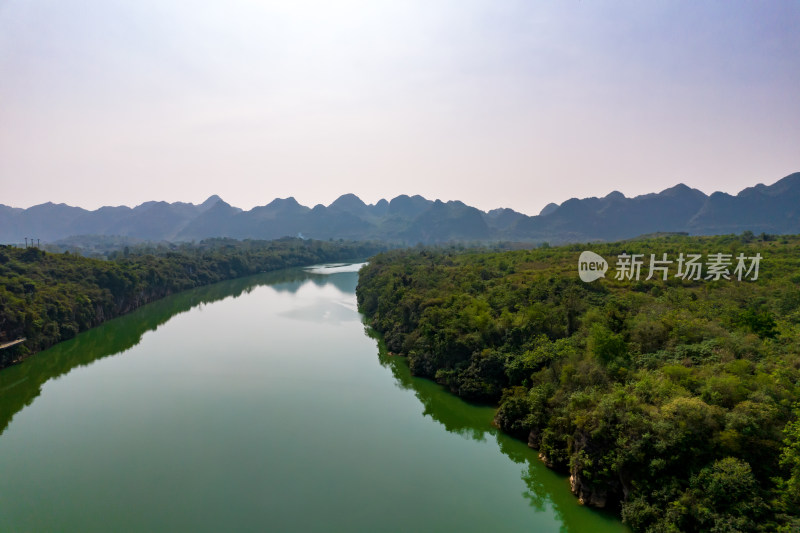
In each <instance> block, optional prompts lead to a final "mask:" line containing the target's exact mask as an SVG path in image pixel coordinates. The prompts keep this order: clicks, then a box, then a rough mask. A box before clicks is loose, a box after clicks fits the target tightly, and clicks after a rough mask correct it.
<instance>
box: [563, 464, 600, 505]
mask: <svg viewBox="0 0 800 533" xmlns="http://www.w3.org/2000/svg"><path fill="white" fill-rule="evenodd" d="M569 488H570V490H572V494H574V495H575V496H577V497H578V501H579V502H580V503H581V505H590V506H592V507H597V508H600V509H602V508H603V507H605V506H606V503H607V502H608V492H607V491H605V490H603V489H597V488H594V487H590V486H587V485H586V484H585V483H584V481H583V479H582V477H581V475H580V474H579V473H578V472H575V471H574V472H572V474H571V475H570V476H569Z"/></svg>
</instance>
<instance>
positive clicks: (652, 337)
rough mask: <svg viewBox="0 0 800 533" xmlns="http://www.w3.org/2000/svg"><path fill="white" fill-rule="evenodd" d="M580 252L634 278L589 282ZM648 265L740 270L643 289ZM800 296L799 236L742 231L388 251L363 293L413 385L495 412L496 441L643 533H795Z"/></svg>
mask: <svg viewBox="0 0 800 533" xmlns="http://www.w3.org/2000/svg"><path fill="white" fill-rule="evenodd" d="M584 250H591V251H593V252H595V253H597V254H599V255H600V256H602V257H604V258H606V259H608V262H609V264H611V266H612V267H613V265H614V261H615V260H617V258H620V257H628V258H630V257H633V256H635V255H636V254H641V257H642V258H644V266H643V268H642V272H641V276H637V277H638V279H637V278H635V277H633V276H632V275H631V276H625V275H622V276H615V275H612V273H611V271H610V270H609V272H608V273H607V275H606V277H605V279H600V280H598V281H595V282H593V283H585V282H583V281H581V280H580V278H579V276H578V257H579V254H580V253H581V252H582V251H584ZM651 254H653V255H654V259H656V258H657V259H658V260H661V259H662V258H664V257H669V258H672V259H673V260H674V259H677V258H678V257H681V259H683V256H682V255H681V254H686V257H689V254H697V255H699V256H701V257H703V258H709V257H712V258H713V257H714V256H715V255H716V254H722V259H725V260H729V261H730V263H729V264H728V265H727V266H726V268H725V269H721V268H719V267H717V268H712V267H711V266H709V265H706V267H707V270H704V271H702V276H697V279H695V276H686V275H685V271H684V275H683V276H682V277H679V276H678V275H677V274H678V272H677V270H676V267H677V266H678V265H677V264H674V263H673V264H671V265H670V267H669V268H670V270H668V271H665V272H663V276H662V272H660V271H659V272H658V274H657V275H656V276H652V277H651V279H646V277H647V267H648V266H649V260H650V257H651ZM663 254H667V255H666V256H664V255H663ZM740 254H741V255H740ZM740 256H741V257H743V258H748V259H750V261H749V263H747V267H748V270H747V271H746V272H742V271H736V266H737V260H736V258H737V257H740ZM755 257H759V258H760V265H759V271H758V273H757V274H756V273H755V271H754V270H753V269H752V266H753V260H752V258H755ZM718 259H720V258H719V257H718ZM681 266H684V265H681ZM709 272H710V275H708V274H707V273H709ZM742 274H745V275H744V276H742ZM747 274H749V277H748V275H747ZM618 277H619V279H617V278H618ZM664 278H666V279H664ZM740 278H741V279H740ZM799 287H800V237H798V236H781V237H773V236H769V235H761V236H760V237H756V236H754V235H753V234H751V233H746V234H743V235H741V236H733V235H731V236H721V237H687V236H668V237H661V238H652V239H638V240H631V241H625V242H617V243H606V244H595V243H592V244H590V245H574V246H566V247H560V248H548V247H543V248H539V249H535V250H526V251H512V252H480V251H462V252H456V251H453V250H449V251H447V250H433V249H418V250H403V251H391V252H387V253H382V254H379V255H378V256H376V257H374V258H372V259H371V261H370V263H369V264H368V265H367V266H365V267H364V268H363V269H362V271H361V273H360V277H359V285H358V289H357V297H358V304H359V308H360V310H361V311H362V312H363V313H364V314H365V315H366V316H367V320H368V324H369V325H370V326H371V327H372V328H374V329H375V330H377V331H378V332H380V333H381V334H382V335H383V337H384V340H385V342H386V345H387V348H388V350H389V351H390V352H391V353H394V354H396V355H404V356H407V357H408V361H409V365H410V367H411V370H412V372H413V373H414V374H415V375H418V376H423V377H427V378H430V379H434V380H436V381H437V382H439V383H441V384H443V385H444V386H446V387H448V388H449V390H450V391H452V392H453V393H454V394H457V395H459V396H461V397H463V398H465V399H468V400H471V401H476V402H482V403H491V404H495V405H498V410H497V414H496V417H495V423H496V424H497V426H498V427H499V428H500V429H502V430H503V431H505V432H507V433H509V434H511V435H514V436H516V437H518V438H520V439H523V440H526V441H527V442H528V444H529V446H531V447H533V448H535V449H537V450H539V452H540V458H541V459H542V460H543V461H544V462H545V463H546V464H547V465H548V466H551V467H552V468H555V469H558V470H560V471H563V472H564V473H566V474H568V475H570V483H571V487H572V491H573V493H575V494H576V496H578V497H579V498H580V499H581V501H583V502H584V503H586V504H588V505H593V506H597V507H606V508H610V509H615V510H617V511H618V512H620V514H621V516H622V518H623V520H624V521H625V522H626V523H627V524H629V525H630V526H631V527H632V528H633V529H634V530H636V531H728V532H729V531H776V530H783V531H797V530H798V529H800V519H799V518H798V510H799V506H800V420H799V418H800V403H798V400H800V336H798V334H799V333H800V289H799Z"/></svg>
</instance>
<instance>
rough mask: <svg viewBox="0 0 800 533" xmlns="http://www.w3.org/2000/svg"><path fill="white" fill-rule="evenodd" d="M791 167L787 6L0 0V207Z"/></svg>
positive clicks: (493, 186)
mask: <svg viewBox="0 0 800 533" xmlns="http://www.w3.org/2000/svg"><path fill="white" fill-rule="evenodd" d="M796 171H800V2H797V1H796V0H792V1H777V0H775V1H769V2H755V1H752V2H751V1H747V2H742V1H730V0H725V1H719V2H698V1H694V0H693V1H677V0H670V1H664V2H661V1H650V0H648V1H645V2H642V1H640V0H636V1H589V0H581V1H574V0H558V1H547V2H545V1H542V2H533V1H504V0H397V1H391V2H390V1H378V0H372V1H357V0H345V1H342V0H338V1H332V0H328V1H324V0H317V1H314V0H287V1H272V2H268V1H256V0H251V1H248V0H226V1H224V2H220V1H213V2H212V1H207V0H191V1H189V0H186V1H179V0H135V1H134V0H131V1H123V0H96V1H91V0H71V1H69V2H65V1H63V0H0V203H2V204H6V205H12V206H15V207H28V206H31V205H34V204H38V203H43V202H46V201H53V202H56V203H60V202H64V203H67V204H70V205H78V206H81V207H85V208H89V209H95V208H97V207H100V206H102V205H131V206H133V205H136V204H139V203H141V202H143V201H147V200H166V201H170V202H172V201H189V202H194V203H199V202H201V201H203V200H204V199H205V198H206V197H208V196H210V195H211V194H219V195H220V196H221V197H222V198H223V199H225V200H226V201H227V202H229V203H231V204H233V205H235V206H238V207H242V208H245V209H249V208H251V207H253V206H255V205H264V204H267V203H269V202H270V201H271V200H272V199H273V198H276V197H287V196H294V197H295V198H297V200H298V201H299V202H300V203H302V204H305V205H308V206H313V205H315V204H317V203H323V204H326V205H327V204H329V203H330V202H332V201H333V200H334V199H336V198H337V197H338V196H339V195H341V194H344V193H350V192H352V193H355V194H357V195H358V196H359V197H361V198H362V199H363V200H364V201H366V202H368V203H374V202H375V201H377V200H378V199H380V198H387V199H390V198H392V197H394V196H397V195H398V194H410V195H413V194H421V195H423V196H425V197H427V198H430V199H436V198H440V199H442V200H462V201H464V202H465V203H467V204H470V205H474V206H476V207H479V208H481V209H492V208H495V207H511V208H513V209H516V210H518V211H521V212H524V213H527V214H536V213H538V212H539V210H540V209H541V208H542V207H543V206H544V205H545V204H547V203H548V202H557V203H561V202H563V201H564V200H566V199H568V198H571V197H586V196H604V195H606V194H607V193H609V192H610V191H612V190H615V189H616V190H619V191H622V192H623V193H625V194H626V195H627V196H634V195H637V194H643V193H648V192H655V191H660V190H662V189H665V188H667V187H671V186H673V185H675V184H676V183H679V182H684V183H686V184H687V185H689V186H692V187H696V188H698V189H701V190H703V191H704V192H706V193H711V192H713V191H715V190H722V191H726V192H730V193H736V192H738V191H739V190H741V189H742V188H744V187H747V186H751V185H754V184H756V183H759V182H763V183H767V184H770V183H773V182H775V181H776V180H778V179H779V178H781V177H783V176H785V175H787V174H790V173H792V172H796Z"/></svg>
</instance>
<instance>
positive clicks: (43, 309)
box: [0, 238, 385, 368]
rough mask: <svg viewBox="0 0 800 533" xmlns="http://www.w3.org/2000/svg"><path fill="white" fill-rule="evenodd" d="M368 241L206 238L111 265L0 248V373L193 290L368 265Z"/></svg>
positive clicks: (141, 251)
mask: <svg viewBox="0 0 800 533" xmlns="http://www.w3.org/2000/svg"><path fill="white" fill-rule="evenodd" d="M382 249H385V247H384V246H383V245H381V244H376V243H370V242H361V243H355V242H327V241H314V240H303V239H295V238H285V239H280V240H276V241H251V240H245V241H236V240H233V239H209V240H206V241H202V242H200V243H199V244H183V245H180V246H175V245H173V246H155V247H153V246H143V247H140V248H134V249H132V250H131V249H130V248H125V249H124V250H121V251H119V252H117V253H115V254H111V259H110V260H101V259H92V258H86V257H81V256H79V255H75V254H70V253H68V252H67V253H63V254H52V253H48V252H45V251H43V250H40V249H39V248H15V247H11V246H3V247H0V345H3V344H7V343H11V342H13V341H15V340H18V339H23V338H24V339H26V340H25V341H24V342H22V343H20V344H17V345H14V346H11V347H7V348H5V349H2V350H0V368H1V367H3V366H7V365H9V364H12V363H14V362H16V361H18V360H20V359H21V358H24V357H25V356H26V355H28V354H31V353H35V352H37V351H39V350H43V349H45V348H48V347H50V346H52V345H54V344H56V343H57V342H59V341H62V340H66V339H69V338H72V337H74V336H75V335H76V334H77V333H79V332H81V331H85V330H87V329H89V328H91V327H93V326H96V325H98V324H100V323H101V322H103V321H105V320H108V319H110V318H113V317H115V316H118V315H121V314H123V313H127V312H129V311H131V310H133V309H135V308H137V307H139V306H141V305H143V304H145V303H148V302H151V301H154V300H157V299H159V298H163V297H164V296H167V295H169V294H172V293H176V292H179V291H182V290H185V289H190V288H192V287H198V286H201V285H208V284H210V283H214V282H217V281H221V280H226V279H232V278H238V277H241V276H247V275H250V274H256V273H259V272H268V271H273V270H277V269H281V268H287V267H295V266H304V265H311V264H315V263H322V262H330V261H345V260H353V259H357V258H366V257H368V256H370V255H371V254H373V253H375V252H377V251H380V250H382Z"/></svg>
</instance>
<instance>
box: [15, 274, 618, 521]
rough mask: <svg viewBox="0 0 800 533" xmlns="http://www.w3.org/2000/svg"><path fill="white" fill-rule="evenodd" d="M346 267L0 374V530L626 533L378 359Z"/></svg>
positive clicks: (161, 313)
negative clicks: (360, 313)
mask: <svg viewBox="0 0 800 533" xmlns="http://www.w3.org/2000/svg"><path fill="white" fill-rule="evenodd" d="M357 268H358V265H352V266H344V267H330V266H329V267H318V268H314V269H306V270H292V271H285V272H280V273H273V274H264V275H259V276H254V277H249V278H245V279H239V280H233V281H229V282H224V283H219V284H216V285H213V286H209V287H204V288H200V289H195V290H192V291H187V292H184V293H181V294H178V295H175V296H172V297H169V298H166V299H164V300H161V301H158V302H155V303H153V304H150V305H147V306H145V307H142V308H140V309H138V310H136V311H134V312H133V313H130V314H128V315H126V316H124V317H121V318H118V319H115V320H112V321H109V322H107V323H105V324H103V325H102V326H100V327H98V328H95V329H93V330H91V331H88V332H86V333H83V334H80V335H78V336H77V337H76V338H74V339H72V340H70V341H67V342H64V343H61V344H59V345H57V346H55V347H54V348H52V349H50V350H47V351H45V352H41V353H39V354H38V355H36V356H34V357H31V358H29V359H28V360H26V361H24V362H23V363H22V364H19V365H17V366H14V367H11V368H7V369H4V370H2V371H0V431H2V434H0V531H2V532H7V531H8V532H16V531H20V532H51V531H53V532H73V531H74V532H91V531H98V532H123V531H137V532H160V531H164V532H180V531H191V532H196V531H215V532H224V531H279V532H280V531H297V532H313V531H342V532H350V531H354V532H356V531H364V532H378V531H412V532H416V531H442V532H446V531H459V532H466V531H476V532H500V531H529V532H540V531H541V532H545V531H563V532H569V533H576V532H581V533H582V532H591V533H594V532H599V533H602V532H612V531H613V532H618V531H627V530H626V528H625V527H624V526H623V525H622V524H621V523H620V522H619V521H618V520H617V519H615V518H613V517H611V516H609V515H608V514H604V513H599V512H596V511H593V510H591V509H587V508H585V507H582V506H581V505H579V504H578V503H577V501H576V500H575V498H574V497H573V496H572V495H571V494H570V492H569V486H568V482H567V480H566V479H565V478H564V477H563V476H560V475H557V474H555V473H554V472H552V471H550V470H548V469H547V468H545V467H544V465H542V464H541V463H540V462H539V460H538V459H537V457H536V452H535V451H534V450H531V449H529V448H528V447H527V446H526V445H525V443H523V442H520V441H517V440H515V439H512V438H510V437H508V436H506V435H503V434H502V433H500V432H499V431H497V430H496V429H495V428H493V427H492V425H491V420H492V416H493V413H494V410H493V409H492V408H491V407H481V406H474V405H470V404H468V403H465V402H463V401H461V400H460V399H458V398H456V397H455V396H452V395H450V394H449V393H447V392H446V391H445V390H443V389H442V388H441V387H440V386H438V385H436V384H435V383H432V382H430V381H427V380H423V379H419V378H413V377H411V375H410V373H409V371H408V367H407V365H406V363H405V360H404V359H403V358H400V357H392V356H389V355H387V354H386V353H385V351H384V350H383V349H382V348H381V346H380V345H379V342H378V341H377V340H376V339H375V338H373V337H371V336H370V335H369V332H367V331H365V328H364V325H363V323H362V317H361V316H360V315H359V314H358V312H357V310H356V299H355V287H356V283H357V273H356V271H357Z"/></svg>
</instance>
